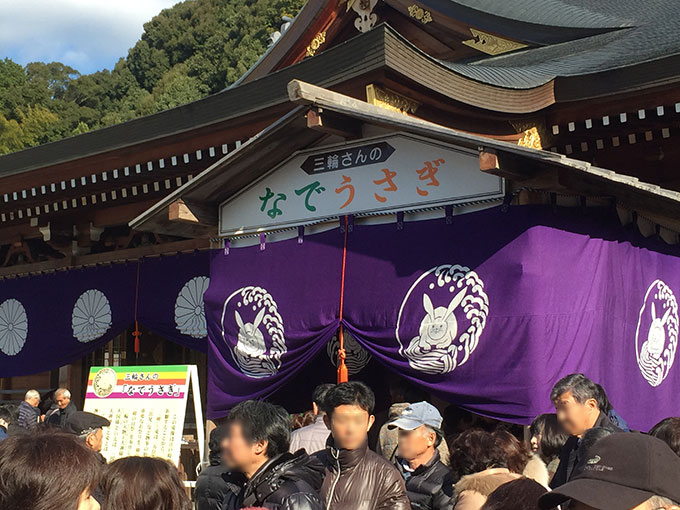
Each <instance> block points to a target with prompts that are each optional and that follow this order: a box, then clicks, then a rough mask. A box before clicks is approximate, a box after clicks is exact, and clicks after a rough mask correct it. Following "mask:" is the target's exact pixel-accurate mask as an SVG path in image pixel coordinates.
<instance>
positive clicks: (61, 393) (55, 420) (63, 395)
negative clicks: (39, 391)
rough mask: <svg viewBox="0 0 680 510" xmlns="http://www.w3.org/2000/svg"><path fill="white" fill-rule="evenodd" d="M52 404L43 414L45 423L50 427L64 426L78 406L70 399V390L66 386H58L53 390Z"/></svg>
mask: <svg viewBox="0 0 680 510" xmlns="http://www.w3.org/2000/svg"><path fill="white" fill-rule="evenodd" d="M54 402H55V403H54V405H53V406H52V408H51V409H50V410H49V411H48V412H47V414H46V415H45V423H47V424H48V425H49V426H50V427H61V428H64V424H65V423H66V420H67V419H68V417H69V416H70V415H71V414H73V413H74V412H76V411H77V410H78V408H77V407H76V405H75V404H74V403H73V401H72V400H71V392H70V391H69V390H67V389H66V388H58V389H57V390H56V391H55V392H54Z"/></svg>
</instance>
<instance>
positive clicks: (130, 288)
mask: <svg viewBox="0 0 680 510" xmlns="http://www.w3.org/2000/svg"><path fill="white" fill-rule="evenodd" d="M208 262H209V252H200V253H196V254H185V255H178V256H172V257H160V258H153V259H144V260H142V262H141V265H140V279H139V289H140V292H139V303H138V320H139V322H140V324H142V325H145V326H147V327H149V328H150V329H151V330H153V331H154V332H156V333H158V334H159V335H162V336H163V337H165V338H167V339H169V340H172V341H174V342H177V343H180V344H182V345H186V346H188V347H191V348H193V349H196V350H200V351H203V352H206V351H207V340H206V327H205V314H204V310H203V302H202V294H201V295H200V296H199V297H198V298H196V296H197V295H198V294H197V293H199V292H202V291H204V290H205V288H207V283H208V282H207V275H208V272H209V265H208ZM194 279H195V280H194ZM136 285H137V262H129V263H124V264H111V265H103V266H97V267H94V268H85V269H73V270H69V271H63V272H55V273H50V274H47V275H41V276H30V277H24V278H16V279H5V280H2V281H0V377H12V376H17V375H26V374H32V373H37V372H43V371H46V370H52V369H54V368H58V367H60V366H63V365H66V364H68V363H71V362H73V361H75V360H77V359H79V358H82V357H83V356H85V355H86V354H88V353H90V352H92V351H93V350H95V349H97V348H99V347H101V346H102V345H104V344H106V343H107V342H108V341H110V340H111V339H112V338H114V337H115V336H116V335H118V334H120V333H121V332H123V331H124V330H125V329H127V328H128V327H130V326H131V325H132V324H133V323H134V304H135V289H136ZM201 317H202V322H201ZM201 335H202V336H201ZM142 341H143V340H142Z"/></svg>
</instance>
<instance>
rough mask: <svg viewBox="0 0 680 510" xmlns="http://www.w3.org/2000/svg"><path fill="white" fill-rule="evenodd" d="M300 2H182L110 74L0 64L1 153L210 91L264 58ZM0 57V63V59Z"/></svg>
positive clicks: (148, 28) (150, 26)
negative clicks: (271, 39) (272, 36)
mask: <svg viewBox="0 0 680 510" xmlns="http://www.w3.org/2000/svg"><path fill="white" fill-rule="evenodd" d="M303 3H304V0H186V1H184V2H182V3H179V4H177V5H175V6H174V7H172V8H171V9H165V10H163V11H162V12H161V13H160V14H159V15H158V16H156V17H155V18H153V19H152V20H151V21H149V22H148V23H146V24H145V25H144V33H143V35H142V37H141V39H140V40H139V41H138V42H137V44H135V46H134V47H133V48H131V49H130V51H129V52H128V55H127V57H125V58H121V59H120V60H119V61H118V63H117V64H116V66H115V67H114V69H113V70H104V71H99V72H96V73H93V74H88V75H80V73H78V71H77V70H76V69H72V68H70V67H68V66H66V65H64V64H61V63H59V62H51V63H42V62H35V63H31V64H28V65H27V66H26V67H22V66H20V65H19V64H17V63H15V62H12V61H11V60H9V59H4V60H0V154H6V153H8V152H14V151H17V150H21V149H24V148H27V147H31V146H33V145H39V144H42V143H47V142H51V141H55V140H59V139H60V138H64V137H67V136H72V135H75V134H79V133H84V132H86V131H89V130H92V129H97V128H100V127H104V126H110V125H112V124H117V123H120V122H124V121H126V120H130V119H133V118H135V117H139V116H141V115H147V114H150V113H154V112H158V111H161V110H165V109H167V108H172V107H174V106H178V105H180V104H184V103H187V102H189V101H193V100H195V99H199V98H201V97H203V96H205V95H208V94H212V93H214V92H217V91H219V90H221V89H223V88H224V87H226V86H228V85H229V84H231V83H233V82H234V81H236V80H237V79H238V78H239V77H240V76H241V75H242V74H243V73H244V72H245V71H246V70H247V69H248V68H249V67H250V66H251V65H252V64H253V63H254V62H255V61H256V60H257V59H258V58H259V56H260V55H261V54H262V53H264V51H265V50H266V48H267V45H268V44H269V36H270V34H271V33H272V32H274V31H276V30H277V29H278V27H279V25H280V24H281V23H282V21H281V19H282V17H283V16H291V17H292V16H294V15H295V14H296V13H297V11H298V10H299V9H300V7H301V6H302V4H303ZM0 57H1V56H0Z"/></svg>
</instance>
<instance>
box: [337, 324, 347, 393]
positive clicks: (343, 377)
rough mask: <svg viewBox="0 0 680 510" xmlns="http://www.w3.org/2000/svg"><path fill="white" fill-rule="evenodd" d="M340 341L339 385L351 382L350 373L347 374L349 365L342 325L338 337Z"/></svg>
mask: <svg viewBox="0 0 680 510" xmlns="http://www.w3.org/2000/svg"><path fill="white" fill-rule="evenodd" d="M338 339H339V340H340V347H339V348H338V384H340V383H344V382H347V381H348V380H349V373H348V372H347V365H345V358H346V357H347V354H346V353H345V339H344V335H343V328H342V324H340V333H339V335H338Z"/></svg>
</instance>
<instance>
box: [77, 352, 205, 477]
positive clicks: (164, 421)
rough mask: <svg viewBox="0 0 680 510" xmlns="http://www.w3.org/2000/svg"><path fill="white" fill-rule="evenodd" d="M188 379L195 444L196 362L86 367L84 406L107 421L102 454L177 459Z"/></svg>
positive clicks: (197, 406) (200, 419)
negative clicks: (192, 401) (108, 425)
mask: <svg viewBox="0 0 680 510" xmlns="http://www.w3.org/2000/svg"><path fill="white" fill-rule="evenodd" d="M189 384H191V385H192V386H193V395H194V409H195V412H196V419H197V429H198V438H197V442H198V445H199V450H200V451H201V458H202V457H203V455H202V450H203V437H202V436H203V427H202V422H203V417H202V410H201V402H200V394H199V388H198V372H197V369H196V365H167V366H155V365H152V366H129V367H92V368H91V369H90V376H89V379H88V385H87V395H86V397H85V405H84V406H83V410H84V411H88V412H91V413H95V414H98V415H100V416H103V417H104V418H107V419H108V420H110V421H111V426H110V427H107V428H106V429H104V442H103V445H102V455H103V456H104V457H105V458H106V459H107V460H108V461H109V462H111V461H113V460H116V459H119V458H121V457H129V456H131V455H139V456H150V457H161V458H164V459H167V460H169V461H171V462H174V463H175V464H179V456H180V447H181V441H182V433H183V430H184V420H185V415H186V407H187V398H188V396H189Z"/></svg>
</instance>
